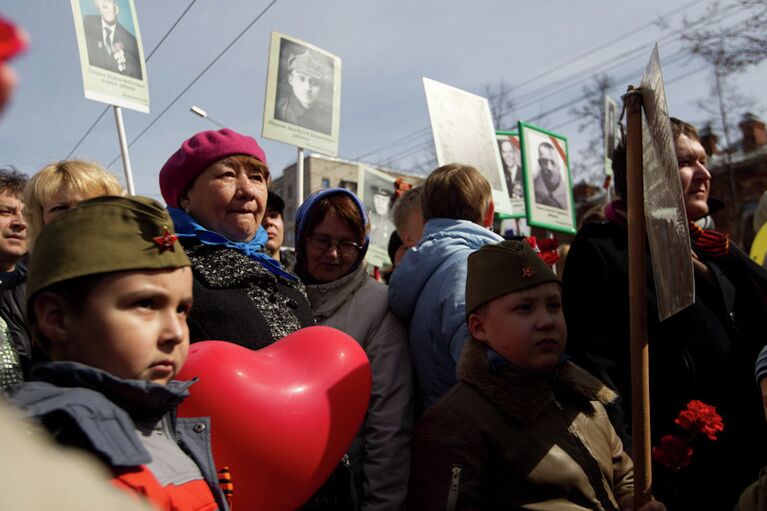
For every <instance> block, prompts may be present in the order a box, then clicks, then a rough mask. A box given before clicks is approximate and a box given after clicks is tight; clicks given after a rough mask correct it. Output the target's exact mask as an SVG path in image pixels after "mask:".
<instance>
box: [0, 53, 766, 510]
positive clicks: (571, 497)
mask: <svg viewBox="0 0 767 511" xmlns="http://www.w3.org/2000/svg"><path fill="white" fill-rule="evenodd" d="M293 65H294V67H295V69H292V70H291V71H296V72H297V70H300V68H299V65H305V64H301V62H294V63H293ZM9 77H10V75H8V74H7V69H5V66H4V65H3V64H2V63H0V86H2V87H1V88H0V100H3V99H4V98H7V96H8V89H9V88H10V86H11V82H10V78H9ZM1 106H2V105H1V104H0V107H1ZM671 127H672V133H673V136H674V143H675V149H676V154H677V159H678V163H679V178H680V183H681V186H682V191H683V197H684V208H685V213H686V216H687V218H688V220H689V222H690V225H689V229H690V231H689V232H690V242H691V246H692V260H691V261H690V264H691V266H692V267H693V269H694V275H695V284H696V287H695V303H694V304H693V305H691V306H690V307H688V308H686V309H684V310H683V311H681V312H680V313H678V314H676V315H675V316H673V317H672V318H670V319H668V320H665V321H658V320H657V298H656V293H655V289H654V284H653V280H652V278H651V273H650V272H651V263H650V259H649V257H648V262H647V267H648V293H647V309H648V321H649V323H648V336H649V344H650V354H651V355H650V382H651V400H650V410H651V413H650V421H651V427H652V441H653V445H654V446H656V447H655V448H654V449H653V453H654V456H653V458H654V463H653V467H654V474H655V478H654V485H653V486H652V487H651V491H652V493H653V496H654V498H653V499H651V500H650V501H649V502H647V503H644V504H643V505H642V506H641V508H640V509H641V510H642V511H654V510H663V509H670V510H686V509H713V510H730V509H733V507H736V506H737V507H736V509H738V510H740V511H746V510H750V509H764V508H765V507H764V504H765V502H767V488H766V487H765V486H764V483H763V477H762V476H760V470H761V469H762V467H764V466H765V465H767V449H766V448H765V446H764V445H763V444H764V443H763V442H762V441H761V439H762V437H763V433H764V428H765V426H767V424H765V420H764V419H765V417H767V378H765V376H767V349H763V348H764V347H765V344H767V335H765V329H764V328H763V327H761V326H760V325H761V322H762V321H763V318H764V317H767V271H766V270H765V269H764V268H762V267H760V266H758V265H756V264H754V263H753V261H751V260H750V259H749V258H748V257H747V256H746V255H745V253H744V252H743V251H742V250H741V249H740V248H739V247H738V246H737V245H736V244H735V243H734V242H733V241H732V240H731V239H730V238H729V237H728V236H727V234H725V233H721V232H717V231H714V230H711V229H706V228H704V227H701V224H703V225H707V224H705V223H703V221H704V220H705V218H706V217H707V215H708V214H709V208H708V200H709V198H710V197H709V191H710V184H711V175H710V173H709V172H708V170H707V169H706V154H705V151H704V150H703V147H702V146H701V144H700V141H699V139H698V135H697V132H696V130H695V128H694V127H693V126H691V125H689V124H687V123H685V122H682V121H679V120H677V119H673V118H672V119H671ZM545 151H546V147H541V148H539V153H540V156H541V158H542V159H545V157H546V154H545ZM613 162H614V168H615V174H616V190H617V195H618V198H617V199H616V200H615V201H614V202H612V203H611V204H609V205H607V206H606V209H605V217H606V220H605V221H603V222H598V223H591V224H588V225H586V226H584V227H583V228H582V229H581V230H580V231H579V232H578V234H577V235H576V237H575V239H574V241H573V243H572V245H571V247H570V250H569V252H568V254H567V257H566V261H564V263H565V264H564V265H558V266H557V267H556V268H562V267H564V271H563V272H555V271H554V270H553V269H552V265H553V261H552V260H550V259H549V260H545V259H544V257H542V256H541V253H540V250H536V245H535V244H534V243H531V242H530V241H529V240H527V239H525V238H523V237H518V236H510V239H504V238H503V237H502V236H500V235H499V234H496V233H494V232H493V231H492V226H493V220H494V204H493V201H492V192H491V189H490V184H489V183H488V181H487V180H486V179H485V177H483V175H482V174H481V173H480V172H479V171H478V170H477V169H475V168H473V167H471V166H468V165H464V164H460V163H454V164H449V165H445V166H441V167H439V168H437V169H435V170H434V171H432V172H431V173H430V174H429V176H428V177H427V179H426V180H425V182H424V183H423V184H422V185H421V186H419V187H417V188H413V189H410V190H407V191H405V192H404V193H402V194H400V193H399V191H398V192H397V193H396V194H395V195H399V198H397V199H396V201H394V203H393V207H392V208H391V219H392V221H393V223H394V225H395V227H396V232H394V233H392V235H391V239H390V243H389V254H390V257H391V260H392V263H393V269H392V270H391V272H390V273H389V274H387V283H383V282H379V281H378V280H377V279H374V278H373V277H372V276H371V271H370V268H368V265H367V263H366V262H365V256H366V252H367V250H368V247H369V245H370V242H371V230H372V229H373V228H374V226H373V225H371V223H372V221H371V215H370V214H369V212H368V211H367V209H366V207H365V205H364V204H363V203H362V202H361V201H360V199H359V198H358V197H357V196H356V195H355V194H354V193H353V192H351V191H349V190H347V189H344V188H325V189H322V190H318V191H314V193H312V194H311V195H309V196H308V197H307V198H306V199H305V200H304V202H303V203H302V204H301V205H300V207H299V208H298V210H297V211H296V212H295V219H296V228H295V238H294V239H295V249H294V252H292V253H291V252H289V251H285V250H283V247H282V241H283V238H284V223H283V220H282V216H283V214H284V211H285V202H284V201H283V200H282V198H280V197H279V195H277V194H275V193H274V192H273V191H270V190H269V186H270V182H271V172H270V169H269V166H268V163H267V158H266V155H265V153H264V151H263V149H262V148H261V146H260V145H259V143H258V141H257V140H255V139H254V138H252V137H250V136H247V135H245V134H241V133H238V132H235V131H233V130H230V129H221V130H218V131H204V132H200V133H197V134H195V135H194V136H192V137H190V138H189V139H187V140H185V141H184V142H183V143H182V144H181V146H180V147H179V149H178V150H177V151H176V152H175V153H173V154H172V155H170V156H169V158H168V160H167V162H166V163H165V164H164V165H163V167H162V168H161V169H160V170H159V172H158V180H159V190H160V192H161V194H162V197H163V199H164V201H165V204H166V205H162V204H160V203H158V202H157V201H154V200H152V199H149V198H144V197H139V196H133V197H128V196H126V193H125V191H124V190H123V189H122V187H121V186H120V184H119V182H118V180H117V179H116V178H115V177H114V176H113V175H112V174H110V173H109V172H108V171H107V170H105V169H104V168H103V167H102V166H100V165H98V164H96V163H93V162H87V161H80V160H65V161H60V162H55V163H52V164H50V165H47V166H46V167H44V168H42V169H40V170H39V171H38V172H36V173H35V174H34V175H33V176H32V177H31V178H29V179H27V178H26V176H24V175H23V174H21V173H19V172H17V171H15V170H10V169H6V170H0V232H1V233H2V236H0V264H2V268H0V385H2V388H3V389H4V392H5V397H6V399H5V401H6V402H5V403H4V404H3V406H2V407H0V428H2V431H7V434H5V433H4V438H16V437H18V438H21V440H20V441H19V443H18V445H14V446H13V447H14V448H15V449H16V450H17V451H19V452H20V454H18V456H19V457H20V458H24V459H25V463H24V465H23V466H22V467H21V468H20V469H19V473H20V474H24V475H26V474H28V473H29V471H27V472H25V468H29V467H31V470H35V469H36V468H39V469H40V470H43V469H42V468H41V467H42V466H43V465H45V464H46V463H48V462H49V459H50V460H53V461H52V463H58V464H57V465H56V466H57V467H59V466H61V467H67V466H69V465H71V466H72V467H74V468H73V471H72V474H68V477H71V478H72V479H73V482H72V483H70V484H71V485H73V486H77V485H79V486H82V485H84V484H87V485H88V487H89V488H90V487H95V489H94V491H93V493H92V495H90V496H89V497H90V498H91V499H92V500H91V502H90V503H89V504H82V505H81V506H80V507H78V508H79V509H90V508H91V507H89V506H95V507H94V509H95V508H98V509H130V508H135V509H143V508H144V506H146V505H147V504H149V505H151V506H152V507H153V508H155V509H162V510H171V509H173V510H215V509H220V510H227V509H229V508H230V505H231V497H232V495H231V491H229V490H231V486H230V485H229V482H230V479H228V478H226V477H222V475H221V473H220V469H222V468H223V467H220V466H218V465H217V464H216V461H215V460H214V458H213V456H212V454H211V452H212V451H211V445H210V440H209V438H210V437H209V435H207V434H206V433H205V432H206V431H207V430H209V428H210V427H211V426H213V427H215V425H214V424H213V425H212V424H211V420H210V419H209V418H206V417H197V418H179V417H177V415H176V409H177V407H178V406H179V404H180V403H182V402H183V400H184V399H185V398H186V397H187V396H188V395H189V394H190V393H194V381H180V380H177V379H176V375H177V374H178V373H179V371H180V370H181V368H182V367H183V365H184V362H185V360H186V358H187V355H188V353H189V345H190V343H195V342H199V341H204V340H209V339H216V340H222V341H226V342H231V343H235V344H238V345H240V346H243V347H245V348H247V349H251V350H259V349H261V348H264V347H267V346H269V345H272V344H274V343H276V342H279V341H280V339H282V338H283V337H285V336H287V335H289V334H291V333H293V332H295V331H297V330H299V329H302V328H306V327H309V326H313V325H324V326H328V327H333V328H336V329H338V330H341V331H343V332H345V333H346V334H348V335H349V336H351V338H353V339H354V340H355V341H356V342H357V343H358V344H359V345H360V346H361V347H362V349H363V350H364V352H365V354H366V355H367V358H368V361H369V364H370V368H371V373H372V386H371V392H370V396H369V405H368V408H367V412H366V414H365V418H364V421H363V423H362V425H361V427H360V429H359V432H358V434H357V435H356V437H355V438H354V440H353V442H352V443H351V445H349V448H348V450H347V452H346V454H345V455H344V456H343V458H342V459H340V460H338V465H337V467H336V468H335V470H333V472H332V474H330V475H329V477H328V479H327V481H326V482H325V483H324V484H323V485H322V486H321V487H320V488H319V489H318V490H317V492H316V493H315V494H314V495H313V496H312V497H311V498H310V500H309V501H308V502H306V503H305V505H304V506H303V507H302V509H307V510H331V509H332V510H366V511H368V510H369V511H372V510H380V511H385V510H391V511H395V510H403V509H413V510H429V509H434V510H437V509H447V510H451V511H452V510H458V509H464V510H474V509H487V510H491V509H493V510H494V509H541V510H549V509H551V510H557V509H573V510H574V509H594V510H621V511H625V510H631V509H635V507H634V465H633V462H632V458H631V452H630V451H631V445H632V444H631V439H632V431H631V424H632V422H631V409H632V407H631V404H632V403H631V362H630V356H629V341H628V337H629V333H628V327H629V320H628V314H629V313H628V310H629V293H628V249H627V220H626V209H627V206H626V202H625V199H624V197H625V195H626V180H625V174H626V169H625V149H623V146H620V147H619V148H618V150H617V151H616V154H615V155H614V158H613ZM548 192H549V195H551V196H552V197H554V195H553V194H552V193H550V192H551V188H550V187H549V189H548ZM539 248H540V247H539ZM559 273H562V274H559ZM760 403H764V405H763V406H761V405H760ZM13 408H18V409H19V410H21V411H22V412H23V413H24V414H25V415H26V417H27V419H28V420H33V421H36V423H37V425H38V426H39V427H38V428H35V429H40V430H43V431H47V432H48V433H49V434H50V436H51V437H52V438H53V439H54V440H55V442H56V443H57V444H60V445H64V446H69V447H75V448H76V449H78V450H79V451H81V452H85V453H89V454H90V455H92V458H91V459H90V460H88V461H84V459H83V458H70V457H68V456H69V455H68V454H67V455H65V454H63V453H61V452H59V451H57V450H55V449H54V448H53V447H51V446H50V445H48V444H46V443H45V442H46V441H45V440H41V439H40V438H39V437H38V436H33V437H29V438H26V437H25V436H24V435H23V434H22V435H19V431H20V430H26V429H29V428H30V426H29V425H28V424H29V423H24V422H23V421H22V420H21V419H20V418H19V417H17V416H16V415H14V414H15V413H17V412H15V411H13ZM701 410H703V412H701ZM695 413H697V415H695ZM6 415H7V416H6ZM263 420H269V418H268V417H264V418H263ZM674 428H677V430H675V429H674ZM696 428H697V429H696ZM674 432H676V439H677V440H676V443H675V444H674V446H675V448H676V450H673V449H672V448H671V446H670V445H671V444H672V443H673V442H672V440H669V438H670V436H672V435H673V434H674ZM683 433H690V434H691V436H690V437H689V438H681V437H682V436H683ZM34 435H39V432H37V433H34ZM692 436H696V437H697V440H701V439H702V440H705V441H706V443H701V442H697V443H695V442H696V441H694V440H693V439H692ZM703 437H705V438H703ZM693 446H694V450H693ZM672 451H673V452H672ZM42 453H45V454H42ZM86 459H87V458H86ZM93 460H96V462H97V463H94V462H93ZM57 470H58V471H61V472H68V470H67V469H66V468H58V469H57ZM26 477H31V476H28V475H27V476H26ZM45 477H49V478H51V479H55V477H54V476H53V475H52V474H51V473H47V475H46V476H45ZM99 479H101V480H103V481H104V482H106V481H110V482H111V483H112V487H116V488H119V489H120V490H122V492H123V493H125V492H127V493H129V494H131V495H133V496H134V497H135V496H140V497H141V498H140V499H138V500H134V501H130V500H128V499H125V498H123V497H124V495H122V494H121V493H120V492H115V491H113V488H110V487H109V486H108V485H106V484H103V485H101V484H100V483H99ZM17 480H18V481H19V484H21V481H20V480H19V479H17ZM755 480H756V482H754V481H755ZM222 481H223V482H224V483H225V484H222ZM231 481H233V482H234V494H235V495H236V487H237V485H238V484H241V485H247V484H248V482H247V481H243V480H238V479H237V474H236V473H235V474H231ZM752 483H753V484H752ZM749 485H750V486H749ZM50 488H51V492H52V494H51V499H52V501H54V502H56V501H58V500H59V499H62V500H61V501H63V500H65V499H78V498H82V496H81V495H69V494H67V493H66V492H65V490H64V489H62V488H61V485H58V486H56V485H54V484H53V483H52V484H51V487H50ZM46 490H47V489H46ZM741 494H742V496H741ZM4 498H5V497H0V501H3V499H4ZM7 498H8V499H12V498H13V492H8V497H7ZM9 501H10V500H9ZM146 501H148V503H147V502H146ZM49 502H50V501H49ZM131 505H132V506H131ZM15 507H19V506H15ZM21 507H22V508H23V505H22V506H21ZM41 508H42V507H41Z"/></svg>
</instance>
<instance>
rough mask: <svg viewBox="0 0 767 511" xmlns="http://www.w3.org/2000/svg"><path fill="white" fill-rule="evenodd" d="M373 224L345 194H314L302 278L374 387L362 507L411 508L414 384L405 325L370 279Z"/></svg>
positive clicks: (354, 453)
mask: <svg viewBox="0 0 767 511" xmlns="http://www.w3.org/2000/svg"><path fill="white" fill-rule="evenodd" d="M369 232H370V223H369V221H368V216H367V212H366V211H365V207H364V206H363V205H362V203H361V202H360V200H359V199H358V198H357V196H356V195H354V194H353V193H352V192H350V191H349V190H346V189H344V188H330V189H325V190H321V191H319V192H316V193H314V194H312V195H310V196H309V197H308V198H307V199H306V201H305V202H304V203H303V204H302V205H301V207H300V208H298V212H297V213H296V237H295V239H296V267H295V268H296V273H297V274H298V276H299V277H300V278H301V280H302V281H303V282H304V284H305V285H306V291H307V294H308V296H309V301H310V302H311V306H312V312H313V313H314V317H315V320H316V321H317V323H318V324H321V325H326V326H331V327H334V328H337V329H339V330H341V331H343V332H346V333H347V334H349V335H350V336H352V337H353V338H354V339H355V340H356V341H357V342H358V343H360V345H361V346H362V348H363V349H364V350H365V353H367V355H368V359H369V360H370V366H371V369H372V371H373V388H372V392H371V396H370V405H369V408H368V413H367V416H366V418H365V422H364V424H363V425H362V428H361V429H360V432H359V434H358V435H357V438H356V439H355V440H354V443H353V444H352V447H351V449H350V451H349V458H350V461H351V468H352V473H353V475H354V483H355V487H356V491H357V500H358V503H359V508H360V509H364V510H401V509H405V497H406V496H407V481H408V473H409V472H408V469H409V467H410V433H411V429H412V425H413V382H412V377H411V375H412V372H411V371H412V370H411V365H410V354H409V351H408V346H407V331H406V329H405V326H404V325H403V324H402V323H401V322H400V320H399V319H397V318H396V317H395V316H394V315H393V314H392V313H391V312H390V311H389V301H388V293H387V288H386V286H385V285H383V284H381V283H380V282H377V281H376V280H374V279H372V278H370V277H369V276H368V272H367V267H366V263H365V261H364V258H365V253H366V252H367V249H368V244H369V241H370V238H369Z"/></svg>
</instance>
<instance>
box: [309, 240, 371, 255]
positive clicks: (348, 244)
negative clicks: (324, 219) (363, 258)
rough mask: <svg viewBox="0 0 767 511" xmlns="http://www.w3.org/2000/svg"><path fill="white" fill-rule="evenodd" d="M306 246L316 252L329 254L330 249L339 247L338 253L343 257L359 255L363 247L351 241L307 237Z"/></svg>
mask: <svg viewBox="0 0 767 511" xmlns="http://www.w3.org/2000/svg"><path fill="white" fill-rule="evenodd" d="M306 246H307V247H308V248H309V249H311V250H314V251H316V252H323V253H324V252H327V251H328V250H329V249H330V247H332V246H336V247H338V253H339V254H341V255H343V256H353V255H357V252H359V251H360V250H362V246H361V245H360V244H359V243H354V242H353V241H349V240H334V239H332V238H327V237H325V236H307V237H306Z"/></svg>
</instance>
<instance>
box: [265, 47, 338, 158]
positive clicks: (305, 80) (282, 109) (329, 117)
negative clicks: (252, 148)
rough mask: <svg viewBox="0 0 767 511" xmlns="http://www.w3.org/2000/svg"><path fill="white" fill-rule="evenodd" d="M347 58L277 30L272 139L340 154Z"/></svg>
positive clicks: (271, 80) (271, 75)
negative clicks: (344, 62)
mask: <svg viewBox="0 0 767 511" xmlns="http://www.w3.org/2000/svg"><path fill="white" fill-rule="evenodd" d="M340 111H341V59H340V58H339V57H337V56H336V55H333V54H332V53H328V52H327V51H325V50H323V49H321V48H317V47H316V46H314V45H311V44H309V43H306V42H304V41H301V40H300V39H296V38H294V37H290V36H287V35H285V34H280V33H279V32H272V36H271V41H270V43H269V70H268V73H267V78H266V96H265V104H264V122H263V127H262V130H261V134H262V135H263V136H264V137H266V138H271V139H272V140H277V141H279V142H284V143H286V144H291V145H294V146H296V147H303V148H305V149H311V150H312V151H316V152H318V153H322V154H326V155H329V156H338V133H339V118H340Z"/></svg>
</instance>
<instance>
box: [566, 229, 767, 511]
mask: <svg viewBox="0 0 767 511" xmlns="http://www.w3.org/2000/svg"><path fill="white" fill-rule="evenodd" d="M699 256H700V254H699ZM700 259H701V260H702V261H703V262H705V263H706V265H707V266H708V268H709V269H710V274H711V276H712V277H713V279H705V278H703V277H702V276H700V275H698V274H697V273H696V276H695V281H696V282H695V284H696V290H695V303H694V304H693V305H691V306H690V307H688V308H686V309H684V310H682V311H681V312H679V313H678V314H676V315H674V316H672V317H671V318H669V319H667V320H666V321H663V322H659V320H658V307H657V298H656V294H655V285H654V282H653V277H652V273H651V263H650V258H649V255H648V256H647V268H648V272H647V316H648V334H649V342H650V344H649V352H650V397H651V427H652V438H653V445H657V443H658V439H659V438H660V437H661V436H663V435H665V434H667V433H674V432H675V430H674V427H675V426H674V423H673V421H674V419H675V418H676V416H677V415H678V413H679V412H680V411H681V410H682V409H684V408H685V406H686V404H687V402H689V401H690V400H692V399H699V400H701V401H703V402H705V403H707V404H710V405H714V406H716V407H717V411H718V412H719V413H720V414H721V415H722V417H723V419H724V425H725V430H724V431H723V432H722V433H721V434H720V435H719V436H720V439H719V440H718V441H716V442H711V443H710V445H706V446H705V447H703V448H700V449H697V450H696V453H695V454H694V457H693V462H692V464H691V465H690V468H689V469H684V470H683V471H681V472H678V473H673V474H672V473H671V472H670V471H667V470H666V469H665V468H664V467H659V466H657V465H656V466H655V470H654V481H655V494H656V497H658V498H659V500H662V501H665V502H666V503H667V504H669V509H732V507H733V506H734V504H735V502H736V500H737V496H738V494H739V493H740V491H742V490H743V488H745V487H746V486H747V485H748V484H749V483H750V482H751V481H753V480H754V478H755V477H756V476H757V474H758V473H759V469H760V468H761V467H762V466H763V465H764V464H765V463H767V447H766V446H765V443H764V442H762V441H761V439H762V438H763V435H764V416H763V412H762V407H761V406H760V403H761V397H760V394H759V391H758V389H757V386H756V384H755V382H754V364H755V361H756V356H757V354H758V353H759V350H760V349H761V347H762V346H763V345H764V344H765V343H766V342H767V329H766V328H765V327H764V324H765V323H764V322H765V320H766V319H767V305H766V304H765V296H767V272H765V270H764V269H762V268H760V267H758V266H757V265H756V264H754V263H753V262H752V261H750V260H749V259H748V257H747V256H746V255H745V254H744V253H743V252H742V251H741V250H740V249H739V248H738V247H737V246H735V245H734V244H731V246H730V251H729V254H728V256H727V257H725V258H722V259H719V260H716V261H714V260H711V259H706V258H705V257H704V256H700ZM562 284H563V299H564V312H565V318H566V319H567V327H568V335H569V339H568V351H569V353H570V354H571V355H572V356H573V358H574V359H575V361H576V363H578V364H579V365H581V366H582V367H584V368H585V369H587V370H589V371H591V372H592V373H593V374H594V375H595V376H597V377H599V378H601V379H602V380H603V381H604V382H605V383H606V384H608V385H609V386H610V387H612V388H613V389H615V390H617V391H618V393H619V394H620V395H621V396H622V400H621V401H619V402H618V404H617V405H616V406H614V407H612V409H610V410H608V411H609V412H610V414H611V420H612V421H613V424H614V425H615V428H616V430H617V431H618V432H619V433H620V434H621V436H622V438H623V439H624V443H625V444H626V446H627V448H630V447H631V440H630V431H629V429H630V425H631V403H630V401H631V399H630V398H631V390H630V389H631V384H630V379H631V363H630V355H629V298H628V240H627V231H626V229H625V227H623V226H620V225H617V224H614V223H610V222H605V223H602V224H589V225H586V226H584V227H583V228H582V229H581V231H580V232H579V233H578V235H577V236H576V238H575V240H574V241H573V243H572V246H571V247H570V251H569V253H568V256H567V263H566V266H565V273H564V275H563V279H562ZM693 447H694V448H695V446H693ZM725 467H726V468H725ZM675 502H680V503H681V504H679V505H678V506H675Z"/></svg>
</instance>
